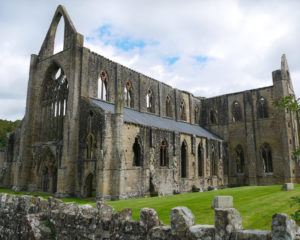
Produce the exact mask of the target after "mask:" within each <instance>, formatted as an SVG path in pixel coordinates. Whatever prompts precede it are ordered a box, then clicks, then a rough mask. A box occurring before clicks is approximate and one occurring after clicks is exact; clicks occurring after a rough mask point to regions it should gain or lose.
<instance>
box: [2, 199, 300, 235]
mask: <svg viewBox="0 0 300 240" xmlns="http://www.w3.org/2000/svg"><path fill="white" fill-rule="evenodd" d="M213 205H214V207H215V225H195V220H194V216H193V214H192V212H191V211H190V210H189V209H188V208H186V207H176V208H173V209H172V210H171V215H170V220H171V221H170V222H171V225H170V226H167V225H163V224H162V223H161V222H160V220H159V218H158V215H157V213H156V212H155V211H154V210H153V209H150V208H143V209H141V212H140V220H139V221H134V220H132V212H131V209H125V210H123V211H121V212H115V211H114V210H113V209H112V208H111V207H109V206H107V205H105V204H103V203H102V202H97V204H96V208H94V207H91V206H89V205H82V206H79V205H76V204H65V203H63V202H61V201H60V200H57V199H54V198H49V199H48V200H45V199H42V198H39V197H32V196H13V195H7V194H1V195H0V239H43V240H46V239H103V240H104V239H106V240H108V239H124V240H125V239H126V240H130V239H132V240H135V239H144V240H145V239H149V240H152V239H153V240H169V239H170V240H171V239H172V240H179V239H180V240H183V239H187V240H194V239H195V240H197V239H205V240H226V239H228V240H231V239H235V240H249V239H251V240H271V239H273V240H275V239H276V240H281V239H282V240H283V239H285V240H292V239H300V238H299V237H298V236H297V234H296V233H297V231H298V226H297V225H296V224H295V222H294V221H293V220H290V219H288V217H287V215H285V214H275V215H274V216H273V220H272V230H271V231H261V230H244V229H243V228H242V218H241V216H240V214H239V212H238V211H237V210H236V209H235V208H233V206H232V198H231V197H224V196H222V197H216V198H215V199H214V202H213Z"/></svg>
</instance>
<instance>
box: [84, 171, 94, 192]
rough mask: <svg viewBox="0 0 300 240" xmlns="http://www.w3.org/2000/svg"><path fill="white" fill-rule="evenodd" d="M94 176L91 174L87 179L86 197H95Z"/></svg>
mask: <svg viewBox="0 0 300 240" xmlns="http://www.w3.org/2000/svg"><path fill="white" fill-rule="evenodd" d="M93 183H94V176H93V174H91V173H90V174H89V175H88V176H87V177H86V179H85V193H84V195H85V196H84V197H93V192H94V184H93Z"/></svg>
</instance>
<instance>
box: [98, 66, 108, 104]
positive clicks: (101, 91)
mask: <svg viewBox="0 0 300 240" xmlns="http://www.w3.org/2000/svg"><path fill="white" fill-rule="evenodd" d="M107 84H108V75H107V73H106V72H105V71H102V72H101V73H100V76H99V79H98V98H99V99H101V100H104V101H108V94H107Z"/></svg>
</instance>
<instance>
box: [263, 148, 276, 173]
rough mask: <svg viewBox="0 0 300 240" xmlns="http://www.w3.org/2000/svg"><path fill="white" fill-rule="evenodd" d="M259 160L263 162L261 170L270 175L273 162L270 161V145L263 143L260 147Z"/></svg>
mask: <svg viewBox="0 0 300 240" xmlns="http://www.w3.org/2000/svg"><path fill="white" fill-rule="evenodd" d="M260 151H261V158H262V160H263V168H264V172H265V173H272V172H273V160H272V151H271V148H270V145H269V144H267V143H264V144H263V145H262V146H261V149H260Z"/></svg>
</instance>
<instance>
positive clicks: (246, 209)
mask: <svg viewBox="0 0 300 240" xmlns="http://www.w3.org/2000/svg"><path fill="white" fill-rule="evenodd" d="M0 192H6V193H10V194H11V193H13V192H12V191H11V190H7V189H1V188H0ZM24 193H25V194H28V193H26V192H21V193H18V194H24ZM31 195H38V196H42V197H48V196H50V195H49V194H45V193H31ZM217 195H231V196H233V199H234V206H235V208H237V209H238V210H239V212H240V213H241V215H242V217H243V226H244V228H245V229H270V227H271V221H272V215H273V214H274V213H282V212H284V213H287V214H291V213H293V212H294V211H295V209H296V208H297V206H295V207H293V208H291V206H290V204H291V201H290V199H291V197H293V196H300V185H295V190H293V191H290V192H284V191H281V186H280V185H273V186H259V187H238V188H227V189H222V190H217V191H210V192H203V193H186V194H179V195H173V196H166V197H153V198H139V199H128V200H121V201H108V202H107V204H109V205H111V206H112V207H114V208H115V209H116V210H121V209H124V208H132V210H133V218H134V219H138V218H139V211H140V209H141V208H143V207H150V208H154V209H155V210H156V211H157V212H158V214H159V217H160V219H161V220H162V221H163V222H164V223H166V224H169V215H170V210H171V209H172V208H173V207H176V206H186V207H188V208H190V209H191V210H192V212H193V213H194V215H195V217H196V222H197V223H198V224H213V210H212V209H211V202H212V199H213V198H214V196H217ZM62 200H63V201H65V202H75V203H78V204H92V205H95V202H94V201H93V200H92V199H78V198H64V199H62Z"/></svg>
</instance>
